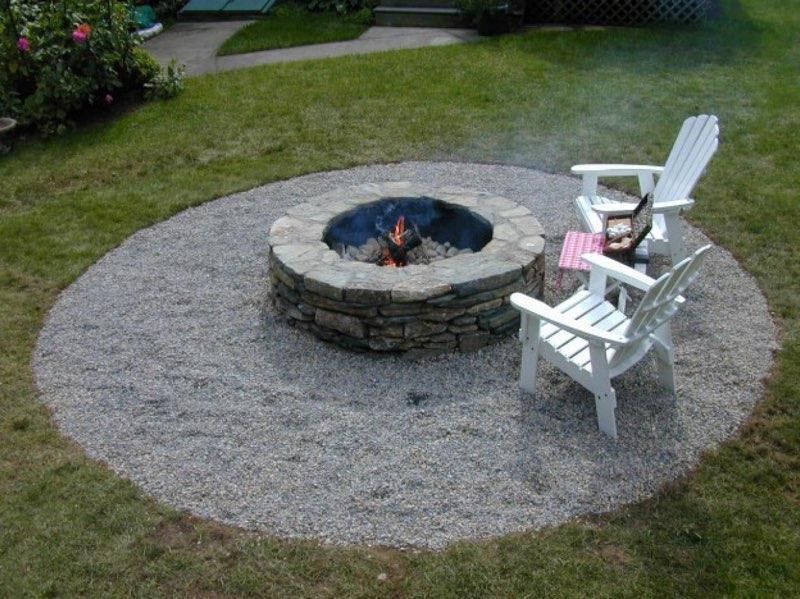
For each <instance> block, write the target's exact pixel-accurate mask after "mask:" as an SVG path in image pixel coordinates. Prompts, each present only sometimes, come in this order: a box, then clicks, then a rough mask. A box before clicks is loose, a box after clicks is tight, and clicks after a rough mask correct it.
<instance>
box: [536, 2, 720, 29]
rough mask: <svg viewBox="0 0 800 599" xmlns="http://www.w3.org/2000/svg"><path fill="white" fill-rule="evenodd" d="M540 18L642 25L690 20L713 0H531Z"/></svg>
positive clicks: (706, 10) (556, 20)
mask: <svg viewBox="0 0 800 599" xmlns="http://www.w3.org/2000/svg"><path fill="white" fill-rule="evenodd" d="M528 1H529V5H528V14H529V18H531V19H532V20H534V21H540V22H553V23H586V24H608V25H641V24H646V23H690V22H692V21H697V20H699V19H702V18H703V17H705V16H706V13H707V12H708V8H709V4H710V1H711V0H528Z"/></svg>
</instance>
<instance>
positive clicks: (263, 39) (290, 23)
mask: <svg viewBox="0 0 800 599" xmlns="http://www.w3.org/2000/svg"><path fill="white" fill-rule="evenodd" d="M368 28H369V25H368V24H366V23H364V21H363V19H362V20H360V19H359V18H358V16H357V15H351V16H341V15H338V14H336V13H327V12H325V13H315V12H309V11H307V10H306V9H305V8H302V7H300V6H296V5H293V4H286V5H282V6H279V7H277V8H276V9H274V10H273V11H272V12H271V13H270V14H268V15H267V16H266V18H264V19H262V20H259V21H256V22H255V23H251V24H250V25H247V26H246V27H243V28H242V29H240V30H239V31H237V32H236V33H235V34H233V35H232V36H231V37H230V38H228V39H227V40H226V41H225V43H224V44H222V46H220V49H219V50H218V51H217V55H218V56H226V55H228V54H243V53H245V52H256V51H258V50H274V49H276V48H291V47H292V46H306V45H308V44H324V43H326V42H341V41H344V40H352V39H355V38H357V37H358V36H360V35H361V34H362V33H364V32H365V31H366V30H367V29H368Z"/></svg>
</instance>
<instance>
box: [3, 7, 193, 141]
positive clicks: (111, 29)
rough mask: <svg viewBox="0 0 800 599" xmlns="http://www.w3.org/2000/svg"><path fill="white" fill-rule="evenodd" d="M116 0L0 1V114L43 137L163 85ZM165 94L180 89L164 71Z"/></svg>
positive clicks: (174, 75) (173, 75)
mask: <svg viewBox="0 0 800 599" xmlns="http://www.w3.org/2000/svg"><path fill="white" fill-rule="evenodd" d="M132 29H133V21H132V17H131V10H130V7H129V6H127V5H126V4H123V3H120V2H117V1H115V0H47V1H44V2H43V1H41V0H0V116H11V117H14V118H16V119H17V120H18V121H19V122H20V124H21V125H23V126H25V125H27V126H31V127H34V128H37V129H39V130H40V131H42V132H43V133H45V134H47V133H53V132H58V131H61V130H63V129H64V128H65V127H67V126H69V125H70V124H71V123H72V119H73V118H74V116H75V115H76V114H77V113H79V112H81V111H85V110H87V109H98V108H101V107H107V106H108V105H110V104H113V103H114V102H115V98H119V97H120V96H122V95H125V94H129V93H131V92H142V93H143V92H145V91H146V90H147V89H149V87H148V86H150V87H151V86H152V85H154V84H158V82H159V81H162V80H163V79H164V77H165V76H164V75H162V73H161V69H160V68H159V67H158V65H155V66H154V61H153V60H152V59H150V57H149V55H147V54H146V53H144V51H142V50H138V49H137V48H136V43H137V41H136V40H135V39H134V38H133V37H132V35H131V30H132ZM168 82H169V83H170V88H169V90H168V93H165V94H162V97H163V96H164V95H169V94H173V93H177V91H179V90H180V87H181V86H180V73H179V72H177V73H176V72H175V71H174V69H173V70H172V71H171V78H170V79H168Z"/></svg>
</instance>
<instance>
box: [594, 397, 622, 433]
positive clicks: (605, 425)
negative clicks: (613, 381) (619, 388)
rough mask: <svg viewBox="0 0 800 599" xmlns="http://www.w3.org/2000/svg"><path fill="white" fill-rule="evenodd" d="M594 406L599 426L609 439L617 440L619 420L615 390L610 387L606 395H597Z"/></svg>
mask: <svg viewBox="0 0 800 599" xmlns="http://www.w3.org/2000/svg"><path fill="white" fill-rule="evenodd" d="M594 404H595V408H596V409H597V426H598V427H599V428H600V430H601V431H602V432H604V433H605V434H607V435H608V436H609V437H611V438H613V439H616V438H617V418H616V416H615V415H614V411H615V410H616V409H617V394H616V393H615V392H614V389H613V388H611V387H609V388H608V389H607V390H606V391H605V392H604V393H597V394H595V396H594Z"/></svg>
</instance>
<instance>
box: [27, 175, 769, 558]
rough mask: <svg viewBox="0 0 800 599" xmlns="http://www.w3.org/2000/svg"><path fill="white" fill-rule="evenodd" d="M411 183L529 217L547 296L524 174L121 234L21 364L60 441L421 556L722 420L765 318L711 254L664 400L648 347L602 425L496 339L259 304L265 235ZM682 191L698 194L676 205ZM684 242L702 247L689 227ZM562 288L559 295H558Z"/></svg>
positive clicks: (294, 195) (321, 181) (740, 279)
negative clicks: (439, 334) (445, 347)
mask: <svg viewBox="0 0 800 599" xmlns="http://www.w3.org/2000/svg"><path fill="white" fill-rule="evenodd" d="M402 180H410V181H416V182H420V183H424V184H427V185H433V186H445V185H457V186H460V187H465V188H469V189H477V190H481V191H489V192H493V193H497V194H500V195H502V196H505V197H508V198H509V199H512V200H514V201H516V202H520V203H522V204H524V205H526V206H528V207H529V208H530V209H531V210H532V211H533V212H534V215H535V216H536V217H537V218H538V219H539V220H540V222H542V224H543V225H544V227H545V229H546V233H547V238H548V246H547V260H548V263H547V283H548V290H547V296H546V299H547V301H548V302H550V303H553V302H554V301H556V300H557V299H558V297H560V296H563V295H565V293H566V291H562V292H559V293H555V292H554V290H553V282H554V280H555V266H556V264H557V261H558V259H557V257H558V251H559V248H560V245H561V241H562V239H563V236H564V233H565V231H566V230H568V229H573V228H577V223H576V222H575V220H574V216H573V214H572V206H571V204H572V198H573V197H574V196H575V195H577V193H578V192H579V188H580V183H579V181H578V180H577V179H574V178H571V177H566V176H562V175H551V174H545V173H541V172H537V171H533V170H528V169H524V168H517V167H508V166H491V165H480V164H456V163H419V162H417V163H413V162H409V163H402V164H393V165H377V166H367V167H361V168H354V169H350V170H345V171H337V172H329V173H317V174H313V175H309V176H304V177H299V178H296V179H292V180H289V181H284V182H280V183H274V184H270V185H266V186H264V187H260V188H257V189H253V190H251V191H248V192H245V193H240V194H236V195H233V196H230V197H226V198H222V199H219V200H216V201H213V202H210V203H207V204H205V205H203V206H200V207H199V208H194V209H190V210H186V211H185V212H182V213H181V214H178V215H177V216H175V217H174V218H171V219H170V220H168V221H166V222H163V223H160V224H158V225H155V226H153V227H150V228H148V229H144V230H142V231H139V232H138V233H136V234H135V235H133V236H132V237H131V238H129V239H128V240H127V241H126V242H124V243H123V244H122V245H121V246H120V247H119V248H118V249H116V250H114V251H112V252H111V253H109V254H108V255H106V256H105V257H104V258H102V259H101V260H100V261H99V262H97V263H96V264H95V265H94V266H92V267H91V268H90V269H89V270H88V271H87V272H86V273H85V274H84V275H83V276H81V277H80V278H79V279H78V280H77V281H76V282H75V283H74V284H73V285H72V286H71V287H69V288H68V289H67V290H66V291H64V292H63V293H62V294H61V296H60V298H59V299H58V301H57V303H56V305H55V306H54V307H53V309H52V311H51V313H50V314H49V317H48V319H47V322H46V324H45V327H44V329H43V330H42V333H41V336H40V338H39V342H38V346H37V349H36V352H35V358H34V368H35V374H36V378H37V383H38V386H39V389H40V394H41V400H42V401H43V402H44V403H45V404H47V405H48V406H50V407H52V409H53V417H54V419H55V421H56V423H57V424H58V426H59V427H60V429H61V431H63V433H64V434H65V435H67V436H69V437H71V438H73V439H74V440H76V441H77V442H78V443H80V444H81V445H82V446H83V448H84V449H85V450H86V453H87V454H88V455H89V456H90V457H91V458H94V459H97V460H101V461H103V462H105V463H107V464H108V465H109V466H110V467H111V468H112V469H113V470H114V471H115V472H117V473H119V474H120V475H121V476H124V477H127V478H129V479H130V480H132V481H133V482H135V483H136V484H137V485H139V486H140V487H141V488H142V489H144V490H145V491H146V492H147V493H149V494H150V495H152V496H153V497H155V498H157V499H159V500H161V501H164V502H166V503H168V504H170V505H173V506H176V507H178V508H183V509H186V510H189V511H190V512H192V513H194V514H197V515H199V516H203V517H207V518H213V519H215V520H219V521H223V522H226V523H229V524H233V525H237V526H241V527H246V528H249V529H258V530H262V531H265V532H267V533H270V534H274V535H278V536H281V537H291V538H312V539H319V540H321V541H323V542H327V543H332V544H351V543H363V544H379V545H390V546H401V547H409V546H412V547H421V548H433V549H439V548H442V547H444V546H446V545H447V544H449V543H451V542H453V541H456V540H459V539H465V538H483V537H489V536H493V535H501V534H504V533H509V532H512V531H519V530H526V529H535V528H538V527H542V526H546V525H553V524H557V523H559V522H563V521H565V520H567V519H569V518H573V517H575V516H578V515H580V514H585V513H589V512H602V511H606V510H611V509H614V508H615V507H616V506H619V505H621V504H624V503H627V502H631V501H634V500H637V499H641V498H645V497H647V496H649V495H651V494H653V493H654V492H656V491H657V490H658V489H659V487H660V486H662V485H663V484H664V483H666V482H667V481H670V480H673V479H675V478H676V477H678V476H680V475H682V474H684V473H686V472H687V470H689V469H690V468H692V467H693V466H694V465H695V464H696V463H697V461H698V459H699V457H700V455H701V452H703V451H704V450H706V449H708V448H712V447H714V446H716V445H717V444H718V443H719V442H720V441H722V440H724V439H725V438H727V437H730V436H731V435H733V434H735V433H736V430H737V428H738V427H739V426H740V425H741V424H742V422H743V421H744V420H745V419H746V418H747V417H748V414H749V413H750V411H751V410H752V408H753V405H754V404H755V402H756V401H757V400H758V398H759V396H760V394H761V393H762V390H763V386H762V379H763V377H765V376H766V375H767V374H768V372H769V370H770V368H771V364H772V354H773V351H774V349H775V348H776V341H775V339H776V337H775V335H776V332H775V329H774V326H773V323H772V321H771V320H770V317H769V313H768V309H767V304H766V302H765V300H764V298H763V296H762V295H761V293H760V292H759V289H758V287H757V286H756V283H755V282H754V281H753V279H752V278H751V277H750V276H748V275H747V274H745V273H744V272H743V271H742V270H741V268H740V267H739V266H738V265H737V263H736V262H735V261H734V260H733V258H732V257H731V256H730V254H729V253H728V252H726V251H724V250H723V249H721V248H718V247H715V248H714V250H713V252H711V254H710V257H709V258H708V260H707V261H706V263H705V265H704V267H703V272H702V276H701V278H700V279H699V280H698V282H697V283H696V284H695V286H694V287H693V288H692V289H690V293H689V294H688V297H687V300H688V301H687V303H686V305H685V307H684V309H683V310H682V312H681V313H680V314H679V315H678V317H677V318H676V319H675V320H674V324H673V333H674V337H675V341H676V345H677V357H676V369H677V377H678V384H679V391H678V398H679V399H678V401H677V403H675V402H673V401H672V399H671V397H670V396H669V395H668V394H667V393H665V392H664V391H662V390H661V389H660V388H659V387H658V385H657V382H656V379H655V369H654V365H653V363H652V360H651V359H645V360H644V361H643V362H642V363H640V365H639V367H637V368H634V369H633V370H632V371H629V372H628V373H626V374H625V375H623V376H621V377H620V378H618V379H616V380H615V387H616V389H617V395H618V398H619V408H618V410H617V419H618V425H619V431H620V438H619V440H618V441H617V442H614V441H612V440H611V439H609V438H607V437H606V436H604V435H603V434H601V433H600V432H599V431H598V430H597V425H596V421H595V414H594V402H593V400H592V398H591V396H590V395H589V394H588V392H586V391H584V390H583V389H582V388H580V387H579V386H578V385H577V384H576V383H574V382H572V381H571V380H570V379H568V378H567V377H566V376H564V375H562V374H560V373H559V372H557V371H556V370H554V369H553V368H551V367H549V366H548V365H546V364H544V363H543V364H542V367H541V368H540V375H539V393H538V395H537V397H535V398H533V397H531V396H528V395H525V394H521V393H520V392H519V391H518V389H517V385H516V378H517V374H518V371H519V356H520V352H519V347H518V344H517V342H516V340H515V339H513V338H511V337H509V339H508V340H507V341H505V342H502V343H500V344H497V345H493V346H491V347H488V348H486V349H483V350H481V351H479V352H477V353H473V354H452V355H446V356H441V357H437V358H432V359H427V360H422V361H413V360H409V359H406V358H402V357H399V356H395V355H389V356H386V355H373V354H356V353H350V352H347V351H345V350H342V349H339V348H337V347H334V346H331V345H328V344H325V343H323V342H321V341H320V340H319V339H317V338H316V337H313V336H311V335H310V334H307V333H304V332H302V331H298V330H295V329H294V328H292V327H291V326H289V325H288V324H286V323H285V322H284V320H282V319H281V317H279V316H278V315H277V314H276V313H275V312H274V311H273V310H272V308H271V304H270V302H269V299H268V294H269V293H270V291H269V284H268V280H267V245H266V234H267V231H268V230H269V227H270V224H271V223H272V222H273V221H274V220H275V219H277V218H279V217H280V216H281V215H283V213H284V212H285V211H286V209H287V208H289V207H290V206H292V205H294V204H298V203H300V202H302V201H304V200H305V199H306V198H308V197H311V196H316V195H319V194H321V193H324V192H325V191H328V190H331V189H333V188H336V187H339V186H347V185H354V184H359V183H366V182H381V181H402ZM699 201H700V202H702V201H703V200H702V198H700V199H699ZM687 240H688V245H689V247H690V248H692V249H694V248H696V247H698V246H699V245H701V244H703V243H707V242H708V240H707V238H706V237H705V236H704V235H703V234H702V233H701V232H699V231H698V230H696V229H693V228H691V227H688V230H687ZM570 284H571V283H570V279H569V277H567V278H566V285H565V287H570Z"/></svg>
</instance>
